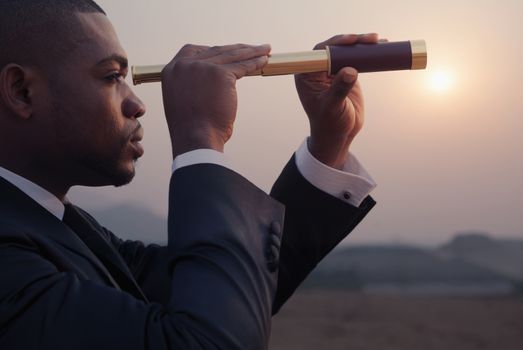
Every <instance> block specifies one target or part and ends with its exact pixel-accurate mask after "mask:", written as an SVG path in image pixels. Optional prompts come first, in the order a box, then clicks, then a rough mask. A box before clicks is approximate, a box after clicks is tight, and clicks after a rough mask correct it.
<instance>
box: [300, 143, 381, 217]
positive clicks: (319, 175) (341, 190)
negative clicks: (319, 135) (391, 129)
mask: <svg viewBox="0 0 523 350" xmlns="http://www.w3.org/2000/svg"><path fill="white" fill-rule="evenodd" d="M307 140H308V139H305V141H303V143H302V144H301V146H300V148H299V149H298V151H297V152H296V166H297V167H298V170H299V171H300V173H301V174H302V175H303V177H304V178H305V179H306V180H307V181H309V182H310V183H311V184H312V185H313V186H315V187H316V188H318V189H320V190H321V191H323V192H326V193H328V194H330V195H332V196H334V197H336V198H339V199H341V200H343V201H344V202H347V203H349V204H351V205H354V206H356V207H359V206H360V205H361V203H362V202H363V200H364V199H365V198H366V197H367V196H368V195H369V194H370V192H371V191H372V190H373V189H374V188H375V187H376V183H375V182H374V180H373V179H372V177H371V176H370V175H369V173H368V172H367V171H366V170H365V169H364V168H363V166H362V165H361V163H360V162H359V161H358V159H357V158H356V157H355V156H354V155H353V154H352V153H349V156H348V157H347V160H346V161H345V164H344V166H343V170H338V169H334V168H331V167H329V166H327V165H325V164H323V163H322V162H320V161H319V160H317V159H316V158H314V156H313V155H312V154H311V153H310V152H309V147H308V146H307Z"/></svg>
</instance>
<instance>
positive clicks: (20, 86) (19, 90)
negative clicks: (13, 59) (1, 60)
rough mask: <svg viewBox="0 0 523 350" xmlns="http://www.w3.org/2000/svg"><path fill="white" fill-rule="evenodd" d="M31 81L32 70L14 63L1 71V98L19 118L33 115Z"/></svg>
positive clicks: (27, 117)
mask: <svg viewBox="0 0 523 350" xmlns="http://www.w3.org/2000/svg"><path fill="white" fill-rule="evenodd" d="M31 81H32V72H31V71H30V70H29V69H26V68H24V67H22V66H20V65H17V64H14V63H10V64H7V65H6V66H4V68H2V71H0V98H1V100H2V102H3V104H4V106H5V107H6V108H7V109H8V110H9V111H11V112H12V114H13V115H14V116H15V117H17V118H20V119H29V118H31V116H32V115H33V105H32V102H31V95H32V94H31V89H32V86H31Z"/></svg>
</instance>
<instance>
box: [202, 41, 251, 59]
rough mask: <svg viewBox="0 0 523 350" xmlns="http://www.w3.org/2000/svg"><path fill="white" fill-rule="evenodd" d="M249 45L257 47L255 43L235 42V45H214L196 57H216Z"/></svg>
mask: <svg viewBox="0 0 523 350" xmlns="http://www.w3.org/2000/svg"><path fill="white" fill-rule="evenodd" d="M249 47H255V46H254V45H247V44H233V45H224V46H213V47H209V48H208V49H207V50H205V51H203V52H201V53H200V54H198V56H197V57H196V58H198V59H202V60H203V59H207V58H211V57H214V56H218V55H220V54H222V53H224V52H228V51H234V50H239V49H244V48H249Z"/></svg>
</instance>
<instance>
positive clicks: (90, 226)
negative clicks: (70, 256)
mask: <svg viewBox="0 0 523 350" xmlns="http://www.w3.org/2000/svg"><path fill="white" fill-rule="evenodd" d="M68 206H69V208H67V209H66V210H67V211H68V212H69V214H71V216H72V217H74V221H75V224H76V225H77V226H78V229H75V232H77V233H78V235H79V236H80V238H81V239H82V240H83V241H84V242H85V244H86V245H87V246H88V247H90V248H91V249H92V250H93V251H95V252H96V255H97V256H98V257H99V258H100V260H101V261H102V262H103V263H104V265H106V266H107V267H108V269H109V271H110V273H111V274H112V275H113V277H114V278H115V279H116V280H117V281H118V283H119V285H120V287H121V288H122V289H124V290H125V291H127V292H129V293H131V294H132V295H134V296H135V297H137V298H140V299H143V300H145V301H147V298H146V297H145V295H144V294H143V292H142V290H141V288H140V287H139V286H138V284H137V283H136V280H135V279H134V276H133V275H132V273H131V271H130V270H129V268H128V266H127V264H126V263H125V261H124V260H123V258H122V257H121V255H120V253H118V252H117V251H116V250H115V249H114V247H113V246H112V245H111V244H110V243H109V242H108V241H107V239H106V238H105V237H106V236H105V235H104V233H103V228H102V227H101V226H100V225H99V224H98V223H97V222H96V221H95V220H94V219H92V218H91V217H90V216H89V215H88V214H87V213H85V212H84V211H83V210H81V209H79V208H77V207H75V206H73V205H68Z"/></svg>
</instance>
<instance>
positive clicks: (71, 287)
mask: <svg viewBox="0 0 523 350" xmlns="http://www.w3.org/2000/svg"><path fill="white" fill-rule="evenodd" d="M0 23H2V29H1V32H0V46H1V47H2V51H1V53H0V281H1V283H0V348H1V349H99V350H102V349H187V348H198V349H264V348H266V347H267V343H268V337H269V333H270V317H271V315H272V314H274V313H275V312H277V311H278V310H279V308H280V307H281V305H282V304H283V303H284V302H285V301H286V300H287V299H288V298H289V296H290V295H291V294H292V293H293V292H294V290H295V289H296V288H297V286H298V285H299V284H300V283H301V282H302V281H303V279H304V278H305V277H306V276H307V274H308V273H309V272H310V271H311V270H312V269H313V268H314V266H315V265H316V264H317V263H318V261H319V260H321V259H322V258H323V257H324V256H325V255H326V254H327V253H328V252H329V251H330V250H331V249H332V248H333V247H334V246H335V245H336V244H338V243H339V242H340V241H341V240H342V239H343V238H344V237H345V236H346V235H347V234H348V233H349V232H350V231H351V230H352V229H353V228H354V227H355V226H356V225H357V224H358V223H359V221H360V220H361V219H362V218H363V217H364V216H365V214H366V213H367V212H368V211H369V210H370V209H371V208H372V206H373V205H374V201H373V200H372V199H371V198H370V197H368V196H367V195H368V193H369V192H370V190H371V189H372V188H373V187H374V184H373V183H372V180H370V179H369V177H368V175H367V174H366V172H365V171H364V170H363V169H362V168H361V166H360V165H359V163H358V162H357V161H356V159H355V158H354V157H352V156H351V155H349V153H348V150H349V146H350V144H351V142H352V140H353V139H354V137H355V136H356V134H357V133H358V131H359V130H360V129H361V127H362V123H363V103H362V96H361V91H360V88H359V86H358V84H357V82H356V79H357V72H356V71H355V70H354V69H352V68H347V69H343V70H342V71H341V72H340V73H338V74H337V75H336V76H335V77H333V78H331V77H328V76H326V75H325V74H309V75H300V76H297V77H296V84H297V88H298V92H299V95H300V99H301V101H302V103H303V105H304V108H305V110H306V112H307V115H308V117H309V120H310V124H311V135H310V138H308V142H304V144H303V145H302V146H301V148H300V149H299V151H298V152H297V153H296V155H295V156H294V157H293V158H292V159H291V160H290V161H289V163H288V164H287V166H286V167H285V169H284V170H283V172H282V174H281V176H280V177H279V179H278V180H277V182H276V184H275V185H274V188H273V190H272V191H271V196H269V195H267V194H265V193H263V192H262V191H261V190H259V189H257V188H256V187H255V186H254V185H252V184H251V183H250V182H248V181H247V180H246V179H244V178H243V177H241V176H240V175H239V174H237V173H235V172H234V171H232V170H230V169H228V168H227V167H226V166H224V164H223V154H222V152H223V146H224V144H225V142H227V140H228V139H229V138H230V137H231V135H232V129H233V123H234V118H235V115H236V90H235V86H236V80H237V79H240V78H241V77H242V76H244V75H246V74H248V73H249V72H252V71H254V70H257V69H260V68H261V67H263V66H264V65H265V64H266V62H267V55H268V54H269V51H270V48H269V47H267V46H250V45H230V46H222V47H212V48H210V47H205V46H195V45H187V46H185V47H184V48H182V50H181V51H180V52H179V53H178V54H177V55H176V57H175V58H174V59H173V60H172V62H171V63H170V64H169V65H168V66H167V67H166V69H165V70H164V71H163V74H162V81H163V85H162V89H163V97H164V106H165V114H166V118H167V123H168V127H169V131H170V136H171V141H172V150H173V159H174V172H173V176H172V179H171V185H170V198H169V229H168V234H169V243H168V246H167V247H160V246H155V245H151V246H144V245H143V244H142V243H140V242H130V241H126V242H124V241H122V240H120V239H119V238H117V237H116V236H115V235H114V234H112V233H111V232H109V231H107V230H106V229H104V228H103V227H101V226H100V225H99V224H98V223H97V222H96V220H94V219H93V218H92V217H90V216H89V215H88V214H87V213H86V212H84V211H83V210H81V209H80V208H78V207H75V206H74V205H72V204H71V203H69V202H68V200H67V197H66V194H67V192H68V190H69V188H70V187H71V186H74V185H84V186H104V185H114V186H120V185H124V184H126V183H128V182H129V181H131V179H132V178H133V176H134V171H135V169H134V162H135V160H136V159H138V158H139V157H140V156H141V155H142V154H143V148H142V146H141V145H140V143H139V142H140V140H141V139H142V136H143V131H142V128H141V126H140V123H139V122H138V119H139V118H140V117H142V116H143V115H144V113H145V107H144V106H143V104H142V102H141V101H140V100H139V99H138V98H137V97H136V96H135V95H134V94H133V92H132V91H131V90H130V88H129V86H128V85H127V84H126V83H125V81H124V77H125V75H126V74H127V59H126V57H125V52H124V50H123V49H122V48H121V46H120V44H119V42H118V39H117V37H116V34H115V32H114V29H113V28H112V26H111V24H110V22H109V21H108V19H107V18H106V16H105V13H104V12H103V11H102V9H101V8H99V7H98V6H97V5H96V4H95V3H94V2H92V1H90V0H56V1H51V2H50V1H44V0H33V1H23V0H2V1H1V2H0ZM376 40H377V37H376V35H375V34H370V35H359V36H357V35H345V36H338V37H334V38H332V39H330V40H328V41H326V42H324V43H322V44H319V45H318V46H317V47H320V46H322V45H331V44H341V45H343V44H353V43H355V42H375V41H376Z"/></svg>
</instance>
